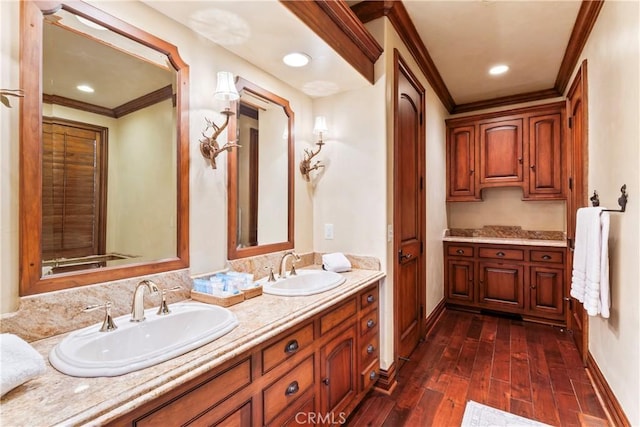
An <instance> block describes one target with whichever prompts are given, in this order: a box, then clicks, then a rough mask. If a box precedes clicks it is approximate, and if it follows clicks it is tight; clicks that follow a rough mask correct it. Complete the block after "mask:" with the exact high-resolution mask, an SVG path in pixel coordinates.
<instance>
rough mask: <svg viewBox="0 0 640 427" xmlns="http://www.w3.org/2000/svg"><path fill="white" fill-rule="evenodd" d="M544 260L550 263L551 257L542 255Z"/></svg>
mask: <svg viewBox="0 0 640 427" xmlns="http://www.w3.org/2000/svg"><path fill="white" fill-rule="evenodd" d="M542 259H543V260H545V261H549V260H550V259H551V257H550V256H549V255H542Z"/></svg>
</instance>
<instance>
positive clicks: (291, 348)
mask: <svg viewBox="0 0 640 427" xmlns="http://www.w3.org/2000/svg"><path fill="white" fill-rule="evenodd" d="M299 348H300V345H299V344H298V340H291V341H289V342H288V343H287V345H285V346H284V352H285V353H289V354H291V353H295V352H296V351H298V349H299Z"/></svg>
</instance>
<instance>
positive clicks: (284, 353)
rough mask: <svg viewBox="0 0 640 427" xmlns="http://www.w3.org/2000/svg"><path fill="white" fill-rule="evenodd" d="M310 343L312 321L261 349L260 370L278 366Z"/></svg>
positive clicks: (311, 341) (311, 340)
mask: <svg viewBox="0 0 640 427" xmlns="http://www.w3.org/2000/svg"><path fill="white" fill-rule="evenodd" d="M311 343H313V323H309V324H307V325H306V326H304V327H302V328H301V329H298V330H297V331H295V332H293V333H292V334H289V335H287V336H286V337H284V338H282V339H281V340H279V341H278V342H276V343H274V344H271V345H270V346H269V347H267V348H265V349H264V350H262V372H263V373H265V372H267V371H269V370H271V369H272V368H274V367H276V366H278V365H279V364H280V363H281V362H282V361H284V360H286V359H288V358H289V357H291V356H293V355H294V354H296V353H298V352H299V351H300V350H302V349H305V348H307V347H308V346H309V345H311Z"/></svg>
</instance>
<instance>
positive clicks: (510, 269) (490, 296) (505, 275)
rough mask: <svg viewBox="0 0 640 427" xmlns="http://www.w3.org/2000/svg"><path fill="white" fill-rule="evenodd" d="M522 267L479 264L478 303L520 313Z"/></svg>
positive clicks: (521, 307)
mask: <svg viewBox="0 0 640 427" xmlns="http://www.w3.org/2000/svg"><path fill="white" fill-rule="evenodd" d="M523 271H524V266H523V265H518V264H507V263H494V262H481V263H479V273H480V279H479V281H478V284H479V289H480V291H479V294H480V303H481V304H482V305H483V306H486V307H490V308H495V309H498V310H506V311H515V312H520V311H522V309H524V295H523V290H524V277H523Z"/></svg>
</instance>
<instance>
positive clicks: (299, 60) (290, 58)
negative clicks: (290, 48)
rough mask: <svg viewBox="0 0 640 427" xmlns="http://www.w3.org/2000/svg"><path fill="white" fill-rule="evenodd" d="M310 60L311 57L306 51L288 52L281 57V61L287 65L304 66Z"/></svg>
mask: <svg viewBox="0 0 640 427" xmlns="http://www.w3.org/2000/svg"><path fill="white" fill-rule="evenodd" d="M309 61H311V57H310V56H309V55H307V54H306V53H300V52H293V53H289V54H287V55H285V56H284V58H282V62H284V63H285V64H287V65H288V66H289V67H304V66H305V65H307V64H308V63H309Z"/></svg>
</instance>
